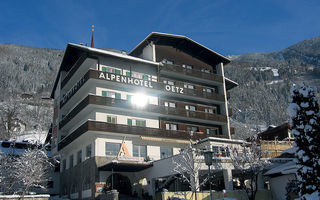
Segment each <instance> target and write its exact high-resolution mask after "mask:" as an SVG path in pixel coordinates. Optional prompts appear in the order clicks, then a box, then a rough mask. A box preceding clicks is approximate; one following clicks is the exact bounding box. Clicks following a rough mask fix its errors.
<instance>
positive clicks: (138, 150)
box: [133, 145, 147, 158]
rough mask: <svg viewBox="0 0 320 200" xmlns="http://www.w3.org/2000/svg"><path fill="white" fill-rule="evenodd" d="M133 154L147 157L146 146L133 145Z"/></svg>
mask: <svg viewBox="0 0 320 200" xmlns="http://www.w3.org/2000/svg"><path fill="white" fill-rule="evenodd" d="M133 156H134V157H143V158H147V147H146V146H145V145H133Z"/></svg>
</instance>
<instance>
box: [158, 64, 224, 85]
mask: <svg viewBox="0 0 320 200" xmlns="http://www.w3.org/2000/svg"><path fill="white" fill-rule="evenodd" d="M161 70H166V71H170V72H174V73H179V74H184V75H187V76H193V77H197V78H201V79H206V80H210V81H215V82H222V80H223V79H222V76H220V75H218V74H214V73H212V72H210V73H207V72H202V71H200V70H195V69H187V68H183V67H182V66H180V65H175V64H166V63H164V64H163V65H162V66H161V68H160V73H161Z"/></svg>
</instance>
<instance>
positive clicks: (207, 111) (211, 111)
mask: <svg viewBox="0 0 320 200" xmlns="http://www.w3.org/2000/svg"><path fill="white" fill-rule="evenodd" d="M204 112H206V113H211V114H214V113H216V109H213V108H205V109H204Z"/></svg>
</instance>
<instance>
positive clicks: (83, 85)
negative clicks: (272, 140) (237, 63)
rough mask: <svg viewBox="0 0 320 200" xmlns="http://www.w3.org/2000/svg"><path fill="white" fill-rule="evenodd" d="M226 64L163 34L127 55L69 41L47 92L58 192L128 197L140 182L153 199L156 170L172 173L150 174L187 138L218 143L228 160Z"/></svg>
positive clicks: (72, 195)
mask: <svg viewBox="0 0 320 200" xmlns="http://www.w3.org/2000/svg"><path fill="white" fill-rule="evenodd" d="M229 62H230V60H228V59H227V58H226V57H224V56H222V55H220V54H218V53H216V52H214V51H212V50H210V49H208V48H206V47H205V46H203V45H201V44H199V43H197V42H195V41H193V40H191V39H189V38H188V37H185V36H180V35H171V34H164V33H151V34H150V35H149V36H147V37H146V38H145V39H144V40H143V41H142V42H141V43H140V44H138V45H137V46H136V47H135V48H134V49H133V50H132V51H131V52H130V53H129V54H127V53H125V52H122V51H117V50H104V49H97V48H91V47H87V46H82V45H77V44H68V45H67V48H66V51H65V55H64V57H63V60H62V63H61V66H60V69H59V72H58V75H57V78H56V81H55V84H54V88H53V91H52V94H51V98H54V119H53V126H52V132H51V133H50V134H52V137H51V145H52V153H53V154H59V155H60V158H61V166H60V182H61V183H60V185H61V187H60V193H61V195H68V196H69V197H70V198H72V199H93V198H95V197H97V196H98V195H99V193H100V192H101V190H102V189H103V188H107V189H110V187H113V188H115V189H117V190H118V191H119V192H120V193H124V194H127V195H132V194H134V193H141V188H140V185H144V187H145V188H144V192H148V194H150V195H154V194H155V192H157V189H156V188H157V180H158V178H161V176H163V175H160V174H157V173H158V172H159V173H160V171H161V170H162V171H163V173H164V174H165V173H166V172H168V171H170V169H166V168H165V167H164V168H163V167H162V169H161V170H159V169H158V170H157V172H156V173H155V172H152V171H154V170H152V168H155V167H156V165H157V164H156V163H159V162H158V161H159V160H160V161H161V160H166V159H167V160H169V159H168V158H170V157H171V156H173V155H175V154H178V153H179V150H181V149H183V148H186V147H187V146H188V144H189V141H190V139H192V140H194V141H195V140H200V139H203V141H207V143H208V145H209V148H213V147H211V146H212V143H216V147H214V148H215V149H216V150H217V151H219V152H220V153H221V154H222V155H225V154H226V153H227V152H226V150H225V149H224V148H223V147H224V144H226V142H228V141H230V139H231V134H232V133H233V129H232V128H231V127H230V125H229V116H230V114H231V110H230V109H228V98H229V95H228V94H229V93H228V90H230V89H232V88H233V87H235V86H237V84H236V83H235V82H233V81H231V80H229V79H227V78H226V77H225V76H224V65H226V64H228V63H229ZM202 144H203V143H202ZM167 167H168V168H169V166H167ZM158 168H159V167H158ZM161 173H162V172H161ZM231 182H232V180H231ZM111 184H112V186H111ZM139 188H140V189H139ZM158 189H159V187H158Z"/></svg>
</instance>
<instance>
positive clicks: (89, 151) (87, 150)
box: [86, 144, 92, 158]
mask: <svg viewBox="0 0 320 200" xmlns="http://www.w3.org/2000/svg"><path fill="white" fill-rule="evenodd" d="M91 154H92V150H91V144H89V145H88V146H87V147H86V157H87V158H90V157H91Z"/></svg>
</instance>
